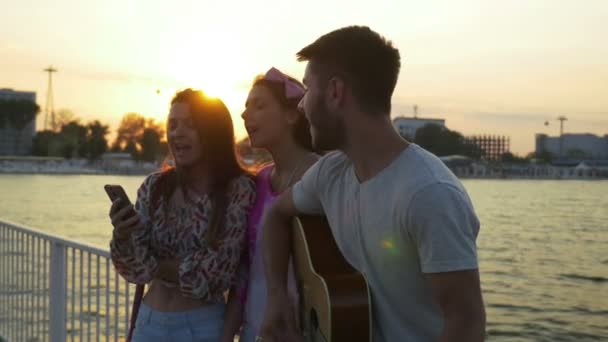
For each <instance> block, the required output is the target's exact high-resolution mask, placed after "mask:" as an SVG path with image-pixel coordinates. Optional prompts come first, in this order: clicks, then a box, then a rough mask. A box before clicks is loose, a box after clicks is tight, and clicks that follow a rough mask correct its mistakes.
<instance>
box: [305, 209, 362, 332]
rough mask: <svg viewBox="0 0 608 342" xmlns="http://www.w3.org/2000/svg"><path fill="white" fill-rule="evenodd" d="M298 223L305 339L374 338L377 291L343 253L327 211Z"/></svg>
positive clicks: (307, 217)
mask: <svg viewBox="0 0 608 342" xmlns="http://www.w3.org/2000/svg"><path fill="white" fill-rule="evenodd" d="M293 228H294V230H293V253H294V257H293V261H294V269H295V274H296V282H297V284H298V290H299V295H300V303H299V310H300V311H299V316H300V317H299V321H300V328H301V330H302V335H303V336H304V339H305V340H306V341H307V342H358V341H361V342H363V341H366V342H369V341H371V340H372V320H371V296H370V292H369V287H368V284H367V281H366V280H365V277H364V276H363V275H362V274H361V273H359V272H357V271H356V270H355V269H354V268H353V267H352V266H351V265H350V264H349V263H348V262H347V261H346V259H344V256H342V253H341V252H340V250H339V249H338V246H337V245H336V241H335V240H334V238H333V235H332V232H331V229H330V227H329V225H328V223H327V220H326V219H325V217H322V216H302V217H298V218H295V219H294V222H293Z"/></svg>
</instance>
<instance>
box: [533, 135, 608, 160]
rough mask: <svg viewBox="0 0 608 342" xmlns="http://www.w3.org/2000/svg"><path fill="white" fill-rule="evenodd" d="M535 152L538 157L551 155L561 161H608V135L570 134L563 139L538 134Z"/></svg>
mask: <svg viewBox="0 0 608 342" xmlns="http://www.w3.org/2000/svg"><path fill="white" fill-rule="evenodd" d="M535 152H536V154H537V155H540V154H543V153H550V154H551V155H552V156H554V157H557V158H560V159H563V158H575V159H581V160H582V159H591V160H599V159H604V160H608V134H605V135H604V136H603V137H602V136H598V135H595V134H590V133H579V134H574V133H568V134H563V135H562V136H561V137H560V136H557V137H551V136H548V135H546V134H536V148H535Z"/></svg>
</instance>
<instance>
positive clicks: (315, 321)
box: [310, 309, 319, 330]
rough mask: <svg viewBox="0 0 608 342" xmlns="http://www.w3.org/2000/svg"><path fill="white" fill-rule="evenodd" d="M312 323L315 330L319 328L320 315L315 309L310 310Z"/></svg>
mask: <svg viewBox="0 0 608 342" xmlns="http://www.w3.org/2000/svg"><path fill="white" fill-rule="evenodd" d="M310 325H311V327H312V329H313V330H317V329H319V317H318V316H317V311H315V309H311V310H310Z"/></svg>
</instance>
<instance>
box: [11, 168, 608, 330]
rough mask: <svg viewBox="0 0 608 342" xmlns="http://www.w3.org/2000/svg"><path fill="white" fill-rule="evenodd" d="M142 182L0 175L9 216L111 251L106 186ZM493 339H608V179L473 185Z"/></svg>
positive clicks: (480, 182) (137, 178)
mask: <svg viewBox="0 0 608 342" xmlns="http://www.w3.org/2000/svg"><path fill="white" fill-rule="evenodd" d="M142 180H143V177H141V176H48V175H6V174H3V175H0V218H2V219H8V220H10V221H13V222H17V223H22V224H25V225H28V226H31V227H34V228H37V229H40V230H43V231H47V232H51V233H54V234H59V235H63V236H66V237H69V238H72V239H77V240H81V241H85V242H88V243H91V244H94V245H97V246H101V247H107V245H108V239H109V237H110V232H111V227H110V225H109V220H108V210H109V205H108V203H109V200H108V198H107V197H106V194H105V192H104V191H103V185H104V184H107V183H117V184H122V185H123V186H124V187H125V189H126V191H127V193H128V194H129V196H130V197H131V198H132V199H135V192H136V190H137V187H138V186H139V184H140V183H141V181H142ZM464 183H465V186H466V188H467V189H468V191H469V193H470V195H471V197H472V199H473V202H474V204H475V208H476V210H477V213H478V215H479V217H480V220H481V223H482V230H481V233H480V235H479V239H478V246H479V258H480V267H481V281H482V287H483V291H484V298H485V301H486V310H487V319H488V325H487V330H488V340H490V341H598V340H608V181H524V180H466V181H465V182H464Z"/></svg>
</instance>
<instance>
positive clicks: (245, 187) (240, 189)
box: [229, 173, 256, 193]
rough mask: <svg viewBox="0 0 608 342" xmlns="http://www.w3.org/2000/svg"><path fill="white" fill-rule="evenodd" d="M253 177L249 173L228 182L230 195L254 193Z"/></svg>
mask: <svg viewBox="0 0 608 342" xmlns="http://www.w3.org/2000/svg"><path fill="white" fill-rule="evenodd" d="M255 188H256V184H255V176H254V175H251V174H249V173H244V174H241V175H239V176H237V177H235V178H234V179H233V180H232V181H231V182H230V187H229V190H230V192H232V193H235V192H236V193H246V192H255Z"/></svg>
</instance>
